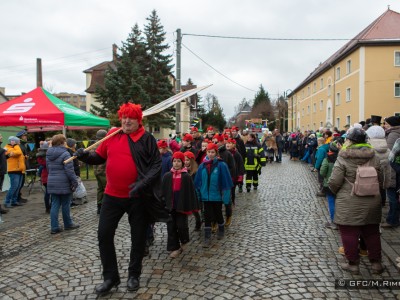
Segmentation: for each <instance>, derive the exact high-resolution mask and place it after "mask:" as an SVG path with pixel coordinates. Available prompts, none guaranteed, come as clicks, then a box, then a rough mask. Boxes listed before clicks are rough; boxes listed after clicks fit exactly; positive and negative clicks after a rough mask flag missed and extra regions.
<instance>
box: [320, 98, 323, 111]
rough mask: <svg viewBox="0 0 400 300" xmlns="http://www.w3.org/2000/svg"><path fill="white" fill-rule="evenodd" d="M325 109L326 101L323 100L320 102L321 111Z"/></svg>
mask: <svg viewBox="0 0 400 300" xmlns="http://www.w3.org/2000/svg"><path fill="white" fill-rule="evenodd" d="M323 109H324V100H321V101H320V102H319V110H323Z"/></svg>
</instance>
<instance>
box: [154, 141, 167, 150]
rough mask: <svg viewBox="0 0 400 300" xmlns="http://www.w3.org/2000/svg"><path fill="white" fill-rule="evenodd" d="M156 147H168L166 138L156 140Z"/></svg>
mask: <svg viewBox="0 0 400 300" xmlns="http://www.w3.org/2000/svg"><path fill="white" fill-rule="evenodd" d="M157 147H158V148H168V144H167V141H166V140H159V141H158V142H157Z"/></svg>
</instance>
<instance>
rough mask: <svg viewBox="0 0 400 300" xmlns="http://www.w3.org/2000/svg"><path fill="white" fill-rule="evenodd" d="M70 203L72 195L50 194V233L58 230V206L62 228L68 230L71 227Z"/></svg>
mask: <svg viewBox="0 0 400 300" xmlns="http://www.w3.org/2000/svg"><path fill="white" fill-rule="evenodd" d="M71 201H72V193H71V194H65V195H57V194H51V209H50V223H51V230H52V231H54V230H58V229H60V226H59V224H58V213H59V211H60V206H61V212H62V216H63V221H64V228H68V227H71V226H72V225H73V222H72V219H71V215H70V212H71Z"/></svg>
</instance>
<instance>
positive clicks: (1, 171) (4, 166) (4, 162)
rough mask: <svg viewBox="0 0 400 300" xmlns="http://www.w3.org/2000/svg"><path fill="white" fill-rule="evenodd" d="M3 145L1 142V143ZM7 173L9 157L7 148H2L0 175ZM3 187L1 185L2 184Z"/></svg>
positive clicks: (0, 152)
mask: <svg viewBox="0 0 400 300" xmlns="http://www.w3.org/2000/svg"><path fill="white" fill-rule="evenodd" d="M0 145H1V143H0ZM4 174H7V157H6V150H5V149H3V148H0V176H1V175H4ZM0 188H1V186H0Z"/></svg>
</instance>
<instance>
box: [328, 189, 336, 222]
mask: <svg viewBox="0 0 400 300" xmlns="http://www.w3.org/2000/svg"><path fill="white" fill-rule="evenodd" d="M326 199H328V208H329V215H330V217H331V221H332V222H333V218H334V216H335V199H336V196H335V195H334V194H333V193H332V192H331V191H327V192H326Z"/></svg>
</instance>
